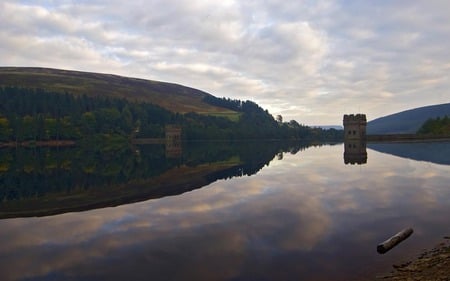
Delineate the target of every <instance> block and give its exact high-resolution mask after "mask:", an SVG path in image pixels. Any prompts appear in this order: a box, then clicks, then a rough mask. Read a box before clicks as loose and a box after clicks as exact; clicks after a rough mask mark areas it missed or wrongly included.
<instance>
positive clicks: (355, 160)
mask: <svg viewBox="0 0 450 281" xmlns="http://www.w3.org/2000/svg"><path fill="white" fill-rule="evenodd" d="M344 163H345V164H352V165H354V164H357V165H363V164H366V163H367V150H366V141H365V140H363V139H346V140H345V142H344Z"/></svg>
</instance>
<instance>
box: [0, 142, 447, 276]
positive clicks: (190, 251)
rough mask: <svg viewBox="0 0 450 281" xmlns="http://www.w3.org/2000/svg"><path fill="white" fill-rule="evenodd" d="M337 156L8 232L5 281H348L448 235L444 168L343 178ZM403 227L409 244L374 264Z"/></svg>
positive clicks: (364, 171) (333, 151)
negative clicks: (382, 245) (409, 231)
mask: <svg viewBox="0 0 450 281" xmlns="http://www.w3.org/2000/svg"><path fill="white" fill-rule="evenodd" d="M342 149H343V148H342V146H340V145H336V146H327V147H318V148H310V149H307V150H306V151H302V152H299V153H297V154H295V155H290V154H285V155H284V157H283V160H273V161H274V162H271V163H270V165H269V166H268V167H266V168H264V169H263V170H262V171H260V172H259V173H258V174H257V175H253V176H250V177H242V178H233V179H229V180H220V181H217V182H215V183H212V184H210V185H209V186H207V187H204V188H202V189H199V190H195V191H192V192H188V193H185V194H182V195H179V196H174V197H167V198H162V199H158V200H150V201H146V202H141V203H136V204H130V205H125V206H120V207H115V208H106V209H100V210H94V211H87V212H81V213H69V214H63V215H58V216H52V217H43V218H25V219H9V220H2V221H0V239H1V241H7V243H3V245H2V247H1V249H0V261H1V263H0V272H1V274H2V275H3V276H2V277H3V278H2V280H24V279H27V278H29V279H32V280H54V279H58V280H59V279H64V280H99V279H108V280H124V279H128V280H149V279H153V280H160V279H164V280H213V279H214V280H217V279H222V280H229V279H234V278H236V279H240V280H247V279H253V280H255V279H258V280H298V279H302V280H329V278H333V279H334V280H351V279H352V278H356V277H358V276H363V275H364V274H368V273H372V272H376V271H377V270H383V269H386V268H387V267H388V266H389V264H391V263H392V261H393V260H394V259H397V258H401V257H404V255H405V251H407V252H408V253H414V252H415V251H419V250H420V249H422V248H424V247H430V246H433V244H431V245H430V243H432V241H436V240H437V239H439V238H440V237H441V236H443V235H448V233H446V231H447V232H448V229H446V227H447V226H448V223H449V220H448V218H447V217H446V216H443V215H442V214H448V213H449V212H450V207H449V206H448V202H449V201H450V190H449V189H448V182H449V171H450V168H449V166H442V165H434V164H430V163H423V162H416V161H412V160H406V159H402V158H398V157H394V156H390V155H386V154H381V153H378V152H375V151H371V150H369V157H368V158H369V160H368V164H367V165H363V166H346V165H344V164H343V161H342ZM404 226H411V227H413V228H414V230H415V236H414V237H413V239H410V241H405V243H404V244H403V245H402V247H401V248H400V247H399V248H400V249H395V251H394V250H393V251H392V253H389V255H388V256H387V258H386V257H383V258H380V257H379V256H377V255H376V253H375V245H376V244H377V243H378V242H380V241H381V240H383V239H384V238H385V237H386V236H390V235H391V234H394V233H396V231H398V230H400V229H401V228H403V227H404ZM430 241H431V242H430ZM349 261H351V263H350V262H349ZM373 275H375V274H373ZM373 275H372V276H373Z"/></svg>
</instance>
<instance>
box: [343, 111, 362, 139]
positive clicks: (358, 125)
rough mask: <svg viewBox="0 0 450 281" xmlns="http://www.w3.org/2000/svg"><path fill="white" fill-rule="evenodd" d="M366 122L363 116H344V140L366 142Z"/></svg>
mask: <svg viewBox="0 0 450 281" xmlns="http://www.w3.org/2000/svg"><path fill="white" fill-rule="evenodd" d="M366 126H367V120H366V115H365V114H349V115H347V114H345V115H344V134H345V137H344V139H345V140H366Z"/></svg>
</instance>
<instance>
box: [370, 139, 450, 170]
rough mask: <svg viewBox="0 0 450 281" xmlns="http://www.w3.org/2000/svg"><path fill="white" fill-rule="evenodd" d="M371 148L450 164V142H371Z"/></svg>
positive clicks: (420, 159) (396, 154)
mask: <svg viewBox="0 0 450 281" xmlns="http://www.w3.org/2000/svg"><path fill="white" fill-rule="evenodd" d="M369 148H370V149H374V150H376V151H379V152H383V153H388V154H392V155H395V156H399V157H404V158H408V159H412V160H417V161H426V162H431V163H436V164H441V165H450V144H449V142H413V143H371V144H369Z"/></svg>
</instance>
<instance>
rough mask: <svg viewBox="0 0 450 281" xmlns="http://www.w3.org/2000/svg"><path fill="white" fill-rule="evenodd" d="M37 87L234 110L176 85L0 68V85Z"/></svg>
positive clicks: (186, 108) (205, 110) (216, 111)
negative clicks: (208, 100)
mask: <svg viewBox="0 0 450 281" xmlns="http://www.w3.org/2000/svg"><path fill="white" fill-rule="evenodd" d="M5 86H16V87H23V88H40V89H44V90H46V91H50V92H60V93H64V92H67V93H70V94H74V95H82V94H84V95H87V96H91V97H98V96H103V97H111V98H125V99H128V100H131V101H139V102H147V103H152V104H155V105H159V106H161V107H163V108H165V109H167V110H169V111H172V112H178V113H187V112H196V113H200V114H209V115H219V116H228V117H230V118H233V117H235V116H236V114H237V113H236V112H235V111H233V110H230V109H226V108H222V107H218V106H213V105H210V104H208V103H206V102H204V99H205V97H207V96H211V95H210V94H208V93H206V92H203V91H200V90H197V89H193V88H189V87H185V86H182V85H178V84H172V83H165V82H159V81H151V80H144V79H137V78H129V77H123V76H118V75H111V74H100V73H90V72H80V71H69V70H60V69H50V68H37V67H0V87H5Z"/></svg>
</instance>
